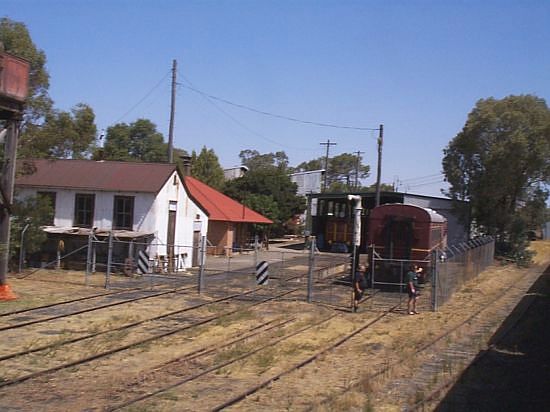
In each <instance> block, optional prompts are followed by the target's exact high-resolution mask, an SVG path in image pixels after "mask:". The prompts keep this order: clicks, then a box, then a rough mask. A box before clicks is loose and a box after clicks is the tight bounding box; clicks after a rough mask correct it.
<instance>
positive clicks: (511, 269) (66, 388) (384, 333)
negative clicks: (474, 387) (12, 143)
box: [0, 241, 550, 411]
mask: <svg viewBox="0 0 550 412" xmlns="http://www.w3.org/2000/svg"><path fill="white" fill-rule="evenodd" d="M532 246H533V248H534V250H535V251H536V252H537V255H536V257H535V263H534V265H533V266H532V267H531V268H530V269H522V268H517V267H516V266H514V265H504V264H501V263H498V264H495V265H494V266H492V267H490V268H489V269H488V270H486V271H485V272H483V273H482V274H481V275H480V276H479V277H478V278H476V279H474V280H473V281H471V282H469V283H468V284H466V285H465V286H464V287H463V288H462V289H461V291H460V292H458V293H456V294H455V296H454V297H453V298H452V299H451V301H450V302H449V303H447V304H446V305H444V306H443V307H442V308H441V309H440V310H439V311H438V312H425V313H421V314H419V315H416V316H408V315H404V312H399V313H396V314H393V315H392V316H389V317H388V318H387V319H385V320H384V321H382V322H379V323H377V324H376V325H374V326H373V327H372V328H370V329H368V332H365V333H360V334H358V335H356V336H355V337H354V338H353V339H351V340H350V341H349V342H346V343H345V344H344V345H342V346H340V347H338V348H337V349H335V350H333V351H331V352H329V353H327V354H326V355H324V356H323V357H321V358H320V359H319V360H317V361H315V362H312V363H311V364H309V365H308V366H306V367H304V368H302V369H301V370H300V371H299V372H296V373H293V374H289V375H287V376H285V377H283V378H281V379H279V380H277V381H275V382H273V383H272V384H271V385H270V386H269V387H268V389H265V390H262V391H260V392H258V393H257V394H255V395H253V396H251V397H249V398H247V399H245V400H244V401H242V402H241V403H240V404H238V406H236V407H233V410H239V411H240V410H245V411H247V410H249V411H256V410H311V409H313V410H358V411H361V410H375V411H397V410H402V409H403V399H402V398H403V397H402V396H401V397H400V396H398V395H397V394H396V393H394V392H392V390H391V386H388V385H389V383H391V382H392V381H393V380H395V379H406V378H407V376H411V377H412V376H414V374H415V370H417V369H418V367H419V365H420V364H421V363H422V362H423V359H422V357H419V356H416V355H415V351H416V350H417V349H418V348H420V347H422V345H424V344H426V343H427V342H429V341H431V340H433V338H434V337H436V336H438V335H439V334H440V333H442V331H444V330H447V329H450V328H452V327H453V325H458V324H460V323H461V322H463V321H464V320H465V319H467V318H468V316H470V315H471V314H472V313H474V312H475V311H477V310H479V309H480V308H482V307H483V306H484V305H486V304H487V303H488V302H491V301H492V300H493V299H495V298H496V297H498V295H499V293H500V292H501V291H502V290H504V289H505V288H507V287H508V286H509V285H510V284H514V283H517V284H518V285H519V284H520V282H525V279H526V278H529V279H530V282H531V283H530V284H529V285H527V286H526V288H529V287H530V286H531V285H532V284H533V283H534V282H535V281H536V279H538V278H539V275H540V274H542V273H543V272H544V270H545V269H546V267H548V265H550V242H542V241H537V242H533V244H532ZM526 275H528V276H526ZM529 276H530V277H529ZM522 279H523V280H522ZM116 281H117V279H116V278H115V279H113V280H112V282H115V283H116ZM102 282H103V278H102V277H101V276H97V277H95V278H92V279H90V282H89V283H90V285H91V286H84V285H83V275H82V274H81V273H76V272H68V271H61V272H54V271H45V272H44V273H42V272H41V273H40V274H36V275H32V276H29V277H27V278H24V279H16V278H15V277H13V278H10V279H9V284H10V285H11V287H12V289H13V291H14V292H15V294H16V295H17V296H18V299H17V300H15V301H8V302H0V314H1V313H7V312H11V311H14V310H18V309H24V308H28V307H33V306H40V305H45V304H49V303H54V302H58V301H63V300H66V299H69V298H73V299H74V298H76V297H79V296H89V295H95V294H98V293H102V291H104V290H103V289H102V288H101V286H102ZM522 297H523V295H522V294H519V295H518V298H517V299H518V302H519V301H520V299H521V298H522ZM196 298H197V297H196V296H195V297H193V296H187V297H181V298H178V299H174V297H173V296H171V295H169V296H167V297H164V298H159V299H154V300H150V301H144V302H141V303H135V304H128V305H124V309H121V308H120V307H115V308H110V309H104V310H100V311H97V313H95V312H91V313H87V314H82V315H78V316H75V317H72V318H71V319H62V320H58V321H52V322H50V323H48V325H47V326H37V327H29V328H20V329H18V330H15V331H3V332H2V339H1V340H0V356H1V355H4V354H9V353H12V352H14V348H17V350H24V349H28V348H33V347H37V346H41V345H44V344H47V343H52V342H56V341H57V340H62V339H64V338H66V337H68V336H70V337H74V336H78V334H83V333H85V332H89V331H91V330H101V329H102V328H106V327H108V326H109V327H112V326H118V325H124V324H125V323H128V322H130V321H136V320H141V319H145V318H147V317H151V316H154V315H155V314H159V313H163V312H166V311H170V310H177V309H178V308H183V307H186V305H187V306H189V305H190V304H191V302H192V301H193V299H196ZM228 306H229V304H219V305H217V306H215V307H213V308H208V309H204V312H205V313H216V311H218V310H224V309H226V308H227V307H228ZM332 314H334V311H333V310H332V309H330V308H327V307H323V306H319V305H312V304H306V303H303V302H293V301H285V302H275V303H272V304H266V305H262V307H261V309H256V310H253V311H252V310H251V311H247V312H245V313H243V314H241V315H239V316H234V317H233V318H231V319H227V320H225V321H224V323H218V324H214V325H209V326H204V327H200V328H199V329H197V330H194V331H193V332H189V333H182V334H177V335H174V336H171V337H169V338H166V339H163V341H162V342H159V343H156V344H154V345H151V346H145V347H140V348H139V349H136V350H132V351H128V352H122V353H119V354H117V355H115V356H112V357H111V358H110V359H109V360H105V361H100V362H96V363H94V364H93V365H86V366H82V367H79V368H76V369H75V370H69V371H63V372H59V373H56V374H55V375H53V376H51V377H48V378H44V379H38V380H33V382H30V381H28V382H25V383H22V384H20V385H15V386H10V387H5V388H0V410H6V411H12V410H13V411H15V410H17V411H27V410H29V411H34V410H44V411H46V410H52V411H57V410H66V411H73V410H74V411H81V410H101V409H102V408H105V407H107V406H109V402H110V401H109V399H110V398H112V397H113V396H116V394H117V390H120V389H115V388H122V387H124V385H128V383H131V382H133V381H136V380H139V377H140V376H141V375H142V374H143V373H144V372H145V371H149V370H152V369H154V368H155V367H156V366H157V365H159V364H162V363H163V362H166V361H168V360H170V359H172V358H174V357H175V356H178V355H180V354H183V353H186V352H189V351H192V350H197V349H200V348H201V347H204V346H205V345H207V344H208V345H215V344H216V343H219V344H221V343H223V342H225V341H228V340H229V339H231V338H232V337H234V336H237V335H239V334H241V333H243V331H245V330H247V329H250V328H251V327H254V326H255V325H259V324H260V323H261V322H265V321H266V320H270V319H273V320H277V319H283V318H284V319H289V318H293V319H295V326H291V327H289V328H292V327H294V328H299V327H300V326H303V325H306V324H308V323H313V322H318V321H320V320H321V319H322V318H323V317H327V316H330V315H332ZM373 316H374V314H373V313H372V312H371V311H369V310H367V308H361V309H360V311H359V313H356V314H353V313H340V312H339V313H337V314H336V317H334V318H333V319H332V320H330V321H329V322H327V323H325V324H323V325H322V326H319V327H316V328H315V329H314V330H313V331H310V332H308V333H304V334H301V335H298V336H297V337H296V338H294V339H292V340H291V341H288V342H285V343H284V344H281V345H279V346H278V347H276V348H275V349H273V351H272V352H271V353H270V354H269V356H267V355H264V356H263V357H257V358H255V359H254V360H252V361H248V363H241V364H238V365H234V366H230V367H227V368H225V369H224V370H223V372H222V373H221V374H220V375H216V376H215V377H213V378H212V380H211V381H210V382H209V384H210V385H212V387H211V388H210V389H204V388H203V387H201V386H200V385H190V387H188V388H186V390H185V391H180V392H178V391H172V392H170V393H169V394H168V395H166V396H162V397H160V398H159V399H156V400H154V401H153V402H150V403H146V404H144V405H143V407H142V408H141V407H140V409H128V410H142V411H146V410H147V411H149V410H150V411H157V410H161V411H162V410H166V411H172V410H177V411H179V410H187V409H188V408H187V406H186V405H188V404H191V403H192V402H193V401H195V402H196V399H197V398H198V397H200V396H201V394H202V393H204V391H205V390H209V391H210V393H209V395H210V397H211V398H216V397H221V396H222V395H223V390H220V391H218V392H216V391H215V389H212V388H215V383H216V380H220V381H223V383H222V384H221V387H224V386H228V385H229V386H231V385H233V384H235V385H237V382H240V381H243V382H244V381H247V379H248V382H250V379H251V375H252V380H256V381H258V382H259V381H261V380H262V379H265V377H268V376H270V375H271V376H272V375H275V374H277V373H279V372H280V371H284V370H285V369H287V368H289V367H290V366H291V365H292V364H295V363H298V362H299V361H300V360H301V359H304V358H305V357H307V356H309V355H310V354H311V353H314V352H315V351H316V350H319V349H320V348H323V347H325V346H327V345H329V344H330V343H331V342H334V341H336V340H337V339H338V338H339V337H340V336H342V335H343V334H345V333H349V332H351V331H353V330H355V329H357V328H359V327H360V326H362V325H363V324H365V323H366V322H368V320H369V319H371V318H373ZM487 316H493V315H492V314H488V315H487ZM494 317H495V319H494V322H493V327H492V329H491V330H489V331H488V332H487V335H486V336H485V337H484V338H483V339H482V340H480V341H477V342H475V344H476V345H478V346H479V350H483V349H484V348H487V346H488V344H490V340H491V337H492V335H493V333H494V332H495V331H496V330H497V329H498V328H499V327H500V326H501V324H502V322H503V321H504V318H503V317H502V315H501V314H498V313H495V314H494ZM0 321H1V319H0ZM0 325H1V322H0ZM474 326H475V325H472V326H471V327H472V328H474ZM472 330H473V329H472ZM461 333H462V335H460V336H453V337H452V339H449V340H448V341H446V342H444V343H442V345H444V344H450V343H451V342H450V340H454V339H456V340H461V339H462V340H464V339H467V337H468V336H467V335H468V330H465V331H462V332H461ZM131 338H132V336H126V335H124V336H122V335H120V336H111V337H110V338H109V339H106V340H105V341H102V342H96V343H95V344H94V345H85V344H74V345H72V346H71V347H70V348H69V349H67V348H65V349H63V350H62V351H61V352H62V353H60V351H57V352H56V351H55V350H54V351H52V352H53V353H48V354H47V355H44V358H43V359H42V358H39V357H35V358H33V359H32V360H31V361H19V360H16V359H14V360H12V361H8V362H1V363H0V381H1V380H7V379H13V378H15V377H18V376H21V375H24V374H25V373H30V372H32V371H34V370H39V369H40V368H41V367H43V365H51V364H52V362H66V361H67V360H70V359H77V358H79V357H83V356H88V355H90V354H93V353H97V352H99V351H101V350H105V349H108V348H109V347H113V345H116V344H120V343H121V342H124V341H125V340H126V339H127V340H130V339H131ZM510 345H513V343H512V344H510ZM91 346H93V347H91ZM241 349H242V348H241ZM389 364H397V365H398V366H396V367H392V368H391V369H390V371H389V372H388V373H386V374H384V375H383V376H380V377H378V378H377V379H367V378H366V377H368V376H370V374H372V372H373V371H375V370H377V369H379V368H381V367H383V366H384V365H389ZM467 366H468V365H453V367H452V368H451V369H452V371H447V373H448V374H449V373H454V374H457V375H459V374H460V373H462V371H463V370H464V369H465V368H466V367H467ZM437 379H441V377H440V376H439V377H434V385H433V386H437ZM388 388H390V389H388ZM406 403H409V404H411V403H414V399H413V400H410V399H409V400H407V401H406ZM435 407H436V406H435V405H434V406H433V408H435ZM199 409H200V408H199ZM206 409H208V407H206V406H205V410H206ZM457 410H460V409H457Z"/></svg>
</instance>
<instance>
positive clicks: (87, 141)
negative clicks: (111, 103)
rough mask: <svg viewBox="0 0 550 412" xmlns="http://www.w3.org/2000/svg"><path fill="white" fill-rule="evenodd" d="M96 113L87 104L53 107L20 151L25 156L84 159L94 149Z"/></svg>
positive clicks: (30, 133) (29, 133)
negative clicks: (61, 108) (72, 106)
mask: <svg viewBox="0 0 550 412" xmlns="http://www.w3.org/2000/svg"><path fill="white" fill-rule="evenodd" d="M94 121H95V114H94V111H93V110H92V108H91V107H90V106H88V105H86V104H82V103H81V104H78V105H76V106H75V107H74V108H73V109H72V110H71V112H64V111H59V110H53V109H52V110H50V111H49V112H48V113H47V114H46V115H45V120H44V123H43V124H42V125H41V126H40V127H32V130H28V131H27V134H26V140H25V141H24V144H22V145H21V147H20V150H19V154H20V157H23V158H31V157H32V158H55V159H85V158H88V157H89V156H90V155H91V154H92V152H93V151H94V148H95V138H96V131H97V129H96V126H95V123H94Z"/></svg>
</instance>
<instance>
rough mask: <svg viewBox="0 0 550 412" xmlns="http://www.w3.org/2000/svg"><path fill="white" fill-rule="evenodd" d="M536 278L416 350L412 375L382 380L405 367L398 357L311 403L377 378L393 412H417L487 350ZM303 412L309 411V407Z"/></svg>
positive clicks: (529, 277)
mask: <svg viewBox="0 0 550 412" xmlns="http://www.w3.org/2000/svg"><path fill="white" fill-rule="evenodd" d="M539 275H540V270H539V269H535V270H530V271H528V272H527V273H526V274H525V275H524V276H523V277H522V278H521V280H520V281H519V282H517V283H514V284H512V285H510V286H508V287H507V288H506V289H505V290H503V291H502V293H499V294H498V296H496V297H495V298H493V299H491V300H490V301H489V302H487V303H486V304H484V305H482V306H481V307H480V308H479V309H478V310H476V311H475V312H474V313H472V314H471V315H470V316H468V317H467V318H466V319H464V320H462V321H460V322H459V323H457V324H455V325H452V326H451V327H449V328H447V329H445V330H444V331H443V332H441V333H440V334H438V335H437V336H436V337H435V338H433V339H431V340H429V341H428V342H426V343H424V344H422V345H420V346H419V347H418V348H417V349H416V350H414V352H413V353H411V354H410V355H409V361H411V362H412V363H413V364H414V365H418V366H417V367H416V368H415V367H414V366H412V368H413V369H414V376H407V377H405V378H402V379H394V380H392V379H389V380H388V379H387V378H385V377H387V376H391V375H392V370H393V369H394V368H400V367H401V365H402V364H403V363H404V362H407V360H405V361H404V360H403V359H401V358H397V359H395V360H394V361H391V362H386V363H385V364H382V365H379V366H378V367H376V368H375V370H374V371H373V372H371V373H369V374H367V375H364V376H358V377H356V378H355V379H353V383H351V384H349V385H345V386H344V387H342V388H341V390H340V394H339V395H334V394H333V395H331V396H329V397H325V398H324V399H322V400H321V401H319V402H318V403H317V404H316V407H318V406H319V405H328V404H330V403H331V402H333V401H334V400H335V398H337V397H338V396H341V395H343V394H344V393H347V392H349V391H351V390H361V388H363V387H365V386H367V387H368V386H370V383H371V382H374V381H375V380H376V379H380V378H381V379H382V381H387V382H386V383H385V384H384V386H383V387H382V388H381V389H379V390H377V393H383V394H384V397H387V398H392V399H393V400H392V405H394V407H395V405H396V404H400V405H401V409H402V410H406V411H409V410H410V411H418V410H422V408H423V407H424V405H425V404H427V403H429V402H432V401H433V400H434V399H435V398H436V397H437V396H438V395H439V394H440V393H441V392H442V391H444V390H445V388H448V387H449V386H450V385H452V384H453V383H454V382H455V381H456V379H457V377H458V375H459V374H460V371H462V370H463V369H464V367H466V366H467V365H468V364H469V363H470V362H471V361H472V360H473V359H474V358H475V357H476V356H477V355H478V354H479V353H480V351H482V350H484V349H486V346H484V342H485V341H486V340H487V339H488V338H489V337H490V336H491V334H492V333H493V332H494V331H495V329H496V328H497V327H498V326H499V325H500V324H501V322H502V321H503V320H504V319H505V318H506V316H508V315H509V314H510V313H511V312H512V310H513V309H514V307H515V306H516V305H517V303H518V302H519V300H520V299H521V298H522V297H523V296H524V295H525V293H526V291H527V290H528V289H529V287H530V286H531V285H532V284H533V282H534V281H535V280H536V278H538V276H539ZM441 381H443V383H441ZM438 382H439V384H437V383H438ZM307 410H309V411H311V410H313V407H310V408H307Z"/></svg>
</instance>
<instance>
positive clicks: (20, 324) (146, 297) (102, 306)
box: [0, 285, 196, 331]
mask: <svg viewBox="0 0 550 412" xmlns="http://www.w3.org/2000/svg"><path fill="white" fill-rule="evenodd" d="M195 288H196V286H195V285H193V286H183V287H181V288H176V289H173V290H169V291H163V292H156V293H154V294H151V295H147V296H141V297H137V298H131V299H128V300H124V301H120V302H113V303H107V304H104V305H99V306H94V307H91V308H86V309H80V310H77V311H74V312H71V313H65V314H61V315H55V316H50V317H46V318H41V319H34V320H30V321H27V322H21V323H15V324H13V325H6V326H1V327H0V331H4V330H9V329H17V328H22V327H24V326H29V325H35V324H37V323H43V322H49V321H51V320H55V319H61V318H66V317H69V316H74V315H80V314H82V313H87V312H93V311H94V310H100V309H105V308H110V307H113V306H118V305H124V304H126V303H132V302H136V301H138V300H145V299H151V298H156V297H159V296H163V295H168V294H170V293H179V292H182V291H186V290H189V289H195ZM125 292H127V291H125ZM130 292H131V291H130ZM134 292H135V291H134Z"/></svg>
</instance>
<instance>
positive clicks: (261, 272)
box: [256, 260, 269, 286]
mask: <svg viewBox="0 0 550 412" xmlns="http://www.w3.org/2000/svg"><path fill="white" fill-rule="evenodd" d="M268 268H269V263H267V262H266V261H265V260H262V261H261V262H260V263H258V264H257V265H256V283H257V284H258V285H262V286H263V285H267V281H268V279H269V271H268Z"/></svg>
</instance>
